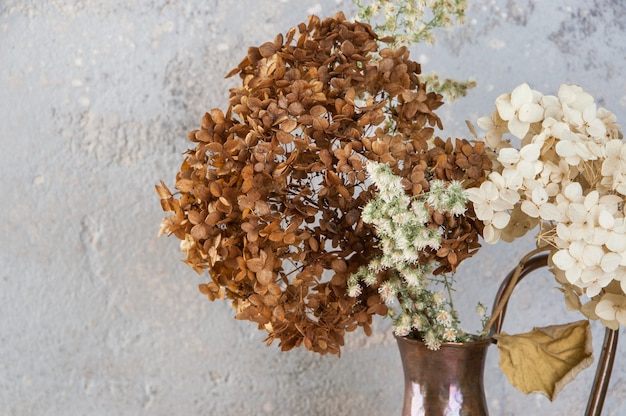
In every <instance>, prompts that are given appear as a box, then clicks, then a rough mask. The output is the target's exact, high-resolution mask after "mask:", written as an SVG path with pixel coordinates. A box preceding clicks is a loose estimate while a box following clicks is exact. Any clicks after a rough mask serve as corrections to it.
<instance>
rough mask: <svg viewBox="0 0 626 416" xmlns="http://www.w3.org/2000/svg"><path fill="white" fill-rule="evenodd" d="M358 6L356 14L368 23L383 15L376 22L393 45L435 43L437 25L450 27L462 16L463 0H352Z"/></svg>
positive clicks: (379, 31)
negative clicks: (380, 21)
mask: <svg viewBox="0 0 626 416" xmlns="http://www.w3.org/2000/svg"><path fill="white" fill-rule="evenodd" d="M353 2H354V3H355V4H356V5H357V6H358V7H359V9H360V12H359V15H358V18H359V19H360V20H362V21H365V22H367V23H372V20H373V19H374V18H375V17H376V16H377V15H382V19H383V21H384V23H383V24H381V25H377V26H375V29H376V31H377V32H378V33H379V34H381V35H382V36H392V37H393V38H394V46H395V47H399V46H408V45H410V44H411V43H420V42H426V43H431V44H432V43H434V42H435V37H434V35H433V34H432V31H433V29H436V28H450V27H452V25H453V24H454V23H455V21H456V22H458V23H463V22H464V20H465V9H466V8H467V1H466V0H372V1H371V3H370V4H369V5H365V4H363V1H362V0H353Z"/></svg>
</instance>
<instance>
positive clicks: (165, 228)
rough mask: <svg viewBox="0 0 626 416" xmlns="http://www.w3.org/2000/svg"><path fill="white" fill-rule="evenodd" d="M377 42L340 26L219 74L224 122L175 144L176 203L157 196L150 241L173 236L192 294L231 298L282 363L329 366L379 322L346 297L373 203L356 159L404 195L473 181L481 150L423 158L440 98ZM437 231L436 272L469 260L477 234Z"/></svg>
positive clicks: (368, 294) (374, 299) (473, 226)
mask: <svg viewBox="0 0 626 416" xmlns="http://www.w3.org/2000/svg"><path fill="white" fill-rule="evenodd" d="M380 42H381V39H378V37H377V35H376V34H375V33H374V32H373V31H372V29H371V27H370V26H369V25H367V24H363V23H358V22H356V23H352V22H349V21H347V20H346V19H345V17H344V16H343V14H341V13H340V14H337V15H335V16H334V17H332V18H327V19H324V20H320V19H319V18H317V17H315V16H311V17H310V18H309V20H308V23H306V24H305V23H301V24H300V25H298V26H297V27H296V28H292V29H291V30H289V31H288V32H287V33H286V35H285V36H283V35H280V34H279V35H278V36H277V37H276V38H275V39H274V41H273V42H267V43H264V44H263V45H261V46H259V47H251V48H249V50H248V54H247V56H246V57H245V58H244V59H243V60H242V61H241V63H240V64H239V66H238V67H237V68H236V69H234V70H233V71H232V72H231V73H230V74H229V76H234V75H239V77H240V78H241V85H239V86H238V87H236V88H234V89H232V90H231V91H230V100H229V106H228V109H227V110H226V112H223V111H221V110H219V109H213V110H211V111H210V112H209V113H207V114H205V116H204V117H203V119H202V123H201V126H200V128H199V129H198V130H194V131H192V132H190V133H189V134H188V139H189V140H190V141H191V142H193V143H194V144H195V148H193V149H190V150H188V151H187V152H186V154H185V159H184V161H183V163H182V166H181V168H180V171H179V172H178V173H177V176H176V185H175V187H176V190H177V191H176V192H175V193H174V194H172V193H171V192H170V191H169V190H168V188H167V186H166V185H165V184H164V183H163V182H162V183H161V186H157V191H158V192H159V194H160V196H161V205H162V208H163V209H164V210H165V211H167V212H171V213H172V214H171V215H169V216H167V217H166V218H165V219H164V220H163V222H162V225H161V234H163V233H167V234H173V235H175V236H176V237H178V238H179V239H180V240H181V249H182V251H183V252H184V253H185V255H186V258H185V259H184V261H185V262H186V263H187V264H188V265H189V266H191V267H192V268H193V269H194V270H196V271H197V272H198V273H202V272H203V271H205V270H207V271H208V274H209V276H210V278H211V280H210V281H209V282H208V283H206V284H202V285H200V291H201V292H202V293H204V294H205V295H206V296H207V297H208V298H209V299H210V300H214V299H223V298H228V299H231V300H232V305H233V307H234V308H235V310H236V317H237V318H239V319H247V320H250V321H253V322H255V323H257V324H258V327H259V329H264V330H266V331H267V333H268V337H267V341H268V343H271V342H272V341H273V340H275V339H278V340H279V341H280V346H281V348H282V349H283V350H289V349H291V348H294V347H297V346H300V345H304V346H305V347H306V348H307V349H309V350H312V351H315V352H318V353H321V354H325V353H333V354H339V352H340V347H341V346H342V345H343V343H344V334H345V332H346V331H353V330H355V329H356V328H358V327H363V328H364V330H365V332H366V333H367V334H369V333H370V332H371V329H370V324H371V322H372V316H373V315H375V314H381V315H382V314H385V313H386V311H387V308H386V306H385V304H384V302H383V301H382V300H381V298H380V296H379V295H378V293H377V291H376V289H375V287H372V288H367V289H365V290H364V291H363V293H362V294H361V296H360V297H358V298H352V297H349V296H348V295H347V279H348V277H349V276H350V275H351V274H352V273H354V272H356V271H357V269H358V268H359V266H362V265H365V264H367V263H369V261H370V260H371V259H372V258H374V257H376V255H377V254H378V253H379V251H378V249H377V247H376V237H375V234H374V231H373V228H372V227H371V226H370V225H367V224H364V223H363V222H362V221H361V219H360V212H361V208H362V207H363V206H364V205H365V204H366V203H367V201H368V200H369V199H370V198H371V197H372V195H373V192H374V191H375V190H374V188H373V186H370V185H369V184H368V183H367V182H366V170H365V166H364V164H365V163H366V162H367V161H368V160H372V161H380V162H385V163H387V164H389V165H390V166H391V167H392V168H393V170H394V173H396V174H398V175H401V176H403V177H404V178H407V184H408V185H407V186H408V189H410V188H411V187H412V188H413V191H414V192H420V191H421V190H422V189H423V187H424V186H428V179H429V178H432V177H437V178H450V179H452V178H454V179H460V178H461V179H462V178H470V179H468V181H470V182H472V181H481V180H482V179H484V170H483V168H484V167H485V164H486V163H489V162H488V159H487V157H486V156H485V154H484V151H483V149H482V147H478V146H474V145H472V144H470V143H469V142H467V141H457V142H455V143H453V142H452V141H450V140H448V141H443V140H441V139H435V140H434V146H433V145H432V143H433V134H434V127H439V128H442V126H441V121H440V119H439V117H438V116H437V115H436V114H435V113H434V110H435V109H437V108H438V107H439V106H441V105H442V101H441V96H440V95H437V94H435V93H432V92H431V93H427V92H426V89H425V85H424V84H423V83H422V82H420V79H419V76H418V75H419V74H420V65H419V64H418V63H416V62H414V61H411V60H410V59H409V53H408V51H407V50H406V49H405V48H400V49H398V50H390V49H382V50H379V43H380ZM429 142H430V143H431V145H429ZM468 172H469V173H468ZM433 215H437V214H436V213H434V214H433ZM437 221H438V224H439V223H440V224H447V225H449V226H450V228H449V231H448V232H447V233H446V240H445V241H446V242H445V243H444V244H443V245H442V247H441V249H440V250H439V251H437V252H436V253H432V255H435V256H439V257H440V258H442V259H444V262H443V263H442V264H443V265H442V267H441V268H440V269H441V270H439V271H438V272H442V271H450V270H453V269H454V268H455V267H456V264H458V262H459V261H461V260H462V258H464V257H467V256H469V255H471V253H472V251H473V250H474V249H475V248H476V247H477V244H478V243H477V240H478V234H477V233H478V232H479V231H480V229H478V226H477V224H478V222H473V217H472V216H471V215H469V216H466V217H463V218H450V217H441V218H437ZM444 269H445V270H444ZM384 278H385V276H381V277H380V279H384Z"/></svg>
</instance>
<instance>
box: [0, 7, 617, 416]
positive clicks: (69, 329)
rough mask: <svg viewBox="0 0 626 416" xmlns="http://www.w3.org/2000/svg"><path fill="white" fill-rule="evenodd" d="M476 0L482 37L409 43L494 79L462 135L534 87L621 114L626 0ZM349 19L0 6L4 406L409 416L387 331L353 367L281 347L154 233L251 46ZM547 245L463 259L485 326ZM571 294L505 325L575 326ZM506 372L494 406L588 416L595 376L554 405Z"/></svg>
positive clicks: (613, 395) (493, 390) (517, 306)
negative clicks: (166, 197)
mask: <svg viewBox="0 0 626 416" xmlns="http://www.w3.org/2000/svg"><path fill="white" fill-rule="evenodd" d="M469 3H470V9H469V13H468V19H467V20H468V23H467V25H466V26H465V27H463V28H461V29H458V30H456V31H454V32H452V33H451V34H449V35H446V34H440V36H439V42H438V44H437V45H435V46H434V47H427V46H416V47H414V48H413V57H414V58H415V59H417V60H419V61H421V62H422V63H423V68H424V69H425V71H427V72H428V71H430V70H437V71H439V72H440V74H441V75H442V76H452V77H457V78H464V77H473V78H474V79H476V81H477V82H478V87H477V88H476V89H475V90H473V91H472V92H471V93H470V95H469V97H467V98H466V99H464V100H462V101H459V102H458V103H455V104H453V105H451V106H447V107H444V108H442V109H441V111H440V114H441V116H442V118H443V121H444V126H446V127H447V129H446V134H449V135H466V129H465V127H464V120H466V119H468V120H475V119H476V118H477V117H479V116H482V115H486V114H489V113H490V112H491V110H492V108H493V102H494V100H495V98H496V97H497V96H498V95H499V94H500V93H502V92H507V91H511V90H512V89H513V88H514V87H515V86H517V85H518V84H520V83H522V82H524V81H527V82H529V83H530V84H531V86H532V87H533V88H535V89H538V90H540V91H542V92H544V93H556V91H557V89H558V86H559V84H560V83H563V82H570V83H578V84H580V85H582V86H583V87H584V88H585V89H586V90H587V91H589V92H590V93H591V94H593V95H594V96H595V97H596V99H597V101H598V102H599V103H600V104H601V105H603V106H606V107H607V108H609V109H610V110H612V111H613V112H614V113H616V114H617V116H618V121H619V120H623V119H624V117H625V115H626V69H625V68H626V65H625V64H626V23H625V22H626V5H625V3H624V2H621V1H619V0H613V1H608V0H607V1H602V0H595V1H584V0H567V1H565V0H559V1H547V0H544V1H540V0H488V1H478V0H474V1H471V0H470V2H469ZM341 9H343V10H345V11H346V14H347V15H351V14H352V12H353V11H354V7H353V6H352V3H351V2H349V1H345V0H344V1H335V0H323V1H322V0H320V1H310V2H309V1H307V2H305V1H297V0H291V1H290V0H280V1H278V0H257V1H236V0H227V1H218V0H188V1H181V0H138V1H134V2H128V1H121V0H107V1H91V0H85V1H81V2H70V1H62V0H57V1H45V2H44V1H32V0H31V1H26V0H4V1H2V2H1V3H0V143H1V147H0V171H1V172H2V181H0V195H1V199H0V200H1V201H2V208H1V209H0V265H1V268H0V414H3V415H394V414H396V415H399V414H400V409H401V401H402V374H401V366H400V361H399V357H398V354H397V351H396V346H395V344H394V341H393V338H392V336H391V334H390V328H389V323H388V322H386V321H382V320H381V321H377V322H376V326H375V333H374V335H373V336H372V337H370V338H366V337H364V335H363V334H361V333H355V334H351V335H350V336H348V339H347V345H346V348H345V349H344V351H343V355H342V356H341V358H337V357H320V356H317V355H314V354H312V353H309V352H307V351H305V350H296V351H291V352H289V353H281V352H280V351H279V350H278V348H277V347H276V346H272V347H269V348H268V347H266V346H265V345H264V344H263V343H262V339H263V337H264V334H263V333H261V332H259V331H257V330H256V329H255V326H254V325H253V324H251V323H248V322H239V321H235V320H234V319H233V318H232V315H233V312H232V310H231V309H230V306H229V305H228V304H227V303H219V302H218V303H213V304H212V303H209V302H208V301H206V300H205V299H204V298H203V296H201V295H200V294H199V293H198V291H197V284H198V283H201V282H204V281H206V280H207V277H206V276H198V275H196V274H195V273H194V272H193V271H192V270H191V269H189V268H187V267H186V266H185V265H184V264H183V263H181V262H179V261H178V259H179V258H180V257H181V256H180V254H179V251H178V241H176V240H175V239H173V238H172V239H166V238H161V239H157V238H156V235H157V230H158V228H159V222H160V220H161V218H162V216H163V213H162V212H161V210H160V207H159V201H158V197H157V195H156V194H155V192H154V184H156V183H157V182H158V181H159V179H164V180H165V181H166V182H167V183H169V184H170V185H172V184H173V180H174V173H175V172H176V170H177V169H178V166H179V164H180V162H181V160H182V157H181V152H183V151H184V150H185V149H186V148H187V143H186V141H185V135H186V132H187V131H188V130H190V129H193V128H196V127H197V126H198V125H199V121H200V118H201V116H202V115H203V113H204V112H205V111H207V110H209V109H210V108H212V107H222V108H224V107H225V105H226V99H227V92H228V88H229V87H230V86H232V84H231V82H232V80H224V79H223V75H224V74H226V73H227V72H228V71H229V70H230V69H231V68H233V67H234V66H235V65H236V64H237V63H238V62H239V60H240V59H241V58H242V57H243V55H244V54H245V52H246V50H247V46H248V45H259V44H261V43H263V42H265V41H267V40H271V39H273V38H274V36H275V35H276V34H277V33H279V32H283V33H284V32H285V31H286V30H287V29H288V28H289V27H291V26H293V25H295V24H297V23H299V22H300V21H304V20H306V17H307V15H308V14H309V13H311V12H314V13H316V14H318V15H320V16H330V15H332V14H334V13H335V12H336V11H338V10H341ZM621 123H622V124H624V121H621ZM532 245H533V242H532V240H531V239H525V240H523V241H521V242H519V243H517V244H515V245H511V246H502V245H500V246H493V247H486V248H485V249H484V250H483V251H482V252H481V253H480V254H479V255H478V256H477V257H475V258H473V259H471V260H470V261H468V262H467V263H465V265H464V266H463V267H462V268H461V269H462V270H460V273H459V289H458V293H457V303H459V304H460V306H461V309H462V310H463V311H464V312H463V316H467V318H466V319H465V322H466V323H467V327H468V329H473V328H476V327H477V319H474V318H470V317H469V316H470V315H471V311H472V309H473V306H474V305H475V303H476V302H477V301H478V300H482V301H483V302H486V303H490V302H491V300H492V298H493V295H494V293H495V290H496V286H497V285H498V279H500V278H501V277H502V276H503V275H504V274H505V273H506V271H508V270H509V269H510V268H511V267H513V265H514V264H515V262H516V259H518V258H519V257H520V256H521V255H522V254H523V253H524V252H525V251H527V250H528V249H530V248H531V247H532ZM530 280H532V281H533V282H532V284H530ZM554 286H555V285H554V283H553V282H552V281H551V280H550V277H549V276H544V277H541V276H538V277H537V278H533V279H530V278H529V281H527V282H524V283H523V284H522V285H521V287H520V289H519V291H518V292H517V293H516V295H515V298H514V300H513V303H512V305H511V309H510V313H509V316H508V318H507V319H508V320H507V323H506V325H505V326H506V329H507V330H509V331H511V332H514V331H517V330H529V329H530V328H531V327H532V326H533V325H547V324H551V323H555V321H558V322H566V321H570V320H575V319H579V318H580V316H579V315H576V314H568V313H567V312H566V311H565V308H564V307H563V306H562V301H561V296H560V295H559V293H558V292H557V291H556V289H554ZM472 319H474V321H472ZM594 333H595V341H594V345H595V347H596V351H597V350H598V349H599V346H600V343H601V341H602V339H601V338H602V328H600V327H599V325H594ZM625 352H626V341H623V342H622V344H621V345H620V347H619V353H618V358H617V361H616V364H615V370H614V374H613V379H612V383H611V387H610V390H609V393H608V397H607V402H606V406H605V409H606V410H605V413H604V414H605V415H621V414H626V401H625V400H626V359H625V357H624V355H625V354H624V353H625ZM497 360H498V353H497V350H496V349H495V348H494V349H493V350H492V351H490V355H489V360H488V366H487V374H486V384H487V397H488V401H489V406H490V409H491V413H492V415H576V414H582V413H583V410H584V406H585V402H586V397H587V391H588V390H589V387H590V384H591V380H592V378H593V369H588V370H586V371H585V372H584V373H582V374H581V375H580V376H579V377H578V379H576V380H575V381H574V383H573V384H572V385H570V386H568V387H567V388H566V389H565V391H564V392H563V393H562V394H561V395H560V396H559V397H558V398H557V400H556V401H555V402H553V403H550V402H549V401H548V400H547V399H545V398H544V397H542V396H524V395H522V394H521V393H518V392H517V391H516V390H514V389H513V388H512V387H510V386H509V385H508V384H507V382H506V379H505V378H504V377H503V376H502V375H501V374H500V373H499V372H498V369H497Z"/></svg>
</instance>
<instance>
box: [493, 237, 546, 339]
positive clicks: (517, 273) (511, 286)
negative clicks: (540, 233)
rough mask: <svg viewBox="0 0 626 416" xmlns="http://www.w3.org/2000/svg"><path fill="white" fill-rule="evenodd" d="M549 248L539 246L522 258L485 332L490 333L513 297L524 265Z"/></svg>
mask: <svg viewBox="0 0 626 416" xmlns="http://www.w3.org/2000/svg"><path fill="white" fill-rule="evenodd" d="M549 250H550V247H546V246H543V247H538V248H536V249H534V250H532V251H531V252H529V253H528V254H526V255H525V256H524V257H523V258H522V259H521V260H520V262H519V263H518V265H517V267H516V268H515V272H514V273H513V276H512V277H511V280H510V282H509V284H508V286H507V288H506V290H505V291H504V293H503V294H502V297H501V298H500V301H499V302H498V305H496V307H495V309H494V310H493V313H492V314H491V318H490V319H489V321H487V324H486V325H485V328H484V329H483V333H484V334H488V333H489V331H490V330H491V327H492V326H493V324H494V323H495V322H496V321H497V320H498V317H499V316H500V313H501V312H502V310H503V309H504V307H505V306H506V304H507V303H508V301H509V298H510V297H511V294H512V293H513V289H515V285H516V284H517V281H518V279H519V276H520V274H521V272H522V270H523V269H524V266H525V265H526V262H527V261H528V260H530V259H531V258H533V257H534V256H535V255H537V254H539V253H541V252H544V251H549Z"/></svg>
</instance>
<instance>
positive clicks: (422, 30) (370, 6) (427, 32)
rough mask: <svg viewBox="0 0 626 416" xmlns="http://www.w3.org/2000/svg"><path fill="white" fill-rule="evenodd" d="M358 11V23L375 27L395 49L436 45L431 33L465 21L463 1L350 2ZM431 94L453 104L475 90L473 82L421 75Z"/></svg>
mask: <svg viewBox="0 0 626 416" xmlns="http://www.w3.org/2000/svg"><path fill="white" fill-rule="evenodd" d="M352 2H353V3H354V4H356V5H357V7H358V8H359V12H358V15H357V20H359V21H362V22H365V23H368V24H370V25H372V26H373V27H374V30H376V33H378V34H379V35H380V36H381V37H391V38H392V39H393V41H392V42H391V46H392V48H394V49H397V48H399V47H401V46H406V47H409V46H410V45H411V44H413V43H421V42H425V43H428V44H433V43H435V35H434V33H433V32H434V30H435V29H438V28H445V29H449V28H451V27H452V26H453V25H454V24H455V23H458V24H463V23H464V21H465V10H466V9H467V1H466V0H368V1H365V0H352ZM422 78H423V81H424V82H426V84H427V86H428V89H429V90H430V91H435V92H437V93H438V94H443V96H444V97H445V98H446V101H448V102H452V101H454V100H456V99H458V98H460V97H465V96H466V95H467V90H468V89H471V88H474V87H475V86H476V82H475V81H473V80H465V81H457V80H454V79H451V78H445V79H444V80H443V81H440V80H439V75H438V74H437V73H431V74H429V75H427V76H422Z"/></svg>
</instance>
